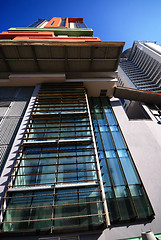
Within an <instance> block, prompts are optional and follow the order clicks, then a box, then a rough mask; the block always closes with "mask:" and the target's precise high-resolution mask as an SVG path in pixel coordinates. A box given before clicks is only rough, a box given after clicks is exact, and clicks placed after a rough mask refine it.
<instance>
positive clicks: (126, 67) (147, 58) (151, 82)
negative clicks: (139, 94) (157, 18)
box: [118, 42, 161, 123]
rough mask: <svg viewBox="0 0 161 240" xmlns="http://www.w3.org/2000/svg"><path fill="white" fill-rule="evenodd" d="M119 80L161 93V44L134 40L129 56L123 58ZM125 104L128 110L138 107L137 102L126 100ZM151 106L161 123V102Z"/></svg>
mask: <svg viewBox="0 0 161 240" xmlns="http://www.w3.org/2000/svg"><path fill="white" fill-rule="evenodd" d="M118 81H119V84H120V85H121V86H125V87H130V88H137V89H140V90H143V91H151V92H154V93H161V46H160V45H159V44H156V42H134V43H133V46H132V48H131V51H130V54H129V56H128V57H126V56H125V57H123V58H121V61H120V64H119V67H118ZM149 103H150V102H149ZM123 104H124V107H125V110H126V111H127V112H131V111H133V110H132V109H134V108H135V109H138V103H137V102H134V101H128V100H125V101H123ZM149 107H150V109H151V111H152V113H153V114H154V116H155V117H156V119H157V120H158V123H160V120H161V111H160V110H161V104H157V105H156V104H155V105H150V106H149ZM142 112H143V111H142ZM144 115H145V114H144Z"/></svg>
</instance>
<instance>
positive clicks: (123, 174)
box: [90, 97, 154, 223]
mask: <svg viewBox="0 0 161 240" xmlns="http://www.w3.org/2000/svg"><path fill="white" fill-rule="evenodd" d="M90 109H91V113H92V120H93V126H94V131H95V136H96V140H97V147H98V152H99V154H100V155H99V156H100V161H101V165H102V173H103V174H104V175H103V181H104V188H105V192H106V199H107V204H108V209H109V213H110V220H111V222H112V223H115V222H120V221H130V220H132V221H134V220H139V219H140V220H141V219H145V218H151V217H152V216H153V214H154V213H153V210H152V208H151V205H150V202H149V200H148V198H147V195H146V193H145V190H144V187H143V185H142V183H141V180H140V178H139V176H138V173H137V171H136V168H135V166H134V163H133V161H132V158H131V155H130V152H129V150H128V148H127V145H126V143H125V140H124V138H123V135H122V133H121V131H120V128H119V126H118V123H117V120H116V118H115V116H114V113H113V110H112V108H111V106H110V103H109V101H108V99H107V98H105V97H101V98H90Z"/></svg>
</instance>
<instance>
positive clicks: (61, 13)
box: [0, 0, 161, 50]
mask: <svg viewBox="0 0 161 240" xmlns="http://www.w3.org/2000/svg"><path fill="white" fill-rule="evenodd" d="M0 6H1V10H0V32H2V31H7V29H8V28H10V27H26V26H28V25H29V24H31V23H32V22H34V21H36V20H37V19H38V18H47V19H51V18H52V17H83V18H84V22H85V23H86V25H87V26H88V27H89V28H92V29H93V30H94V36H96V37H100V39H101V40H102V41H123V42H125V47H124V50H125V49H127V48H129V47H131V46H132V43H133V41H134V40H141V41H146V40H148V41H157V43H158V44H161V0H153V1H152V0H135V1H132V0H113V1H112V0H80V1H74V0H68V1H67V0H66V1H65V0H59V1H55V0H48V1H42V0H16V1H14V0H10V1H9V0H1V4H0Z"/></svg>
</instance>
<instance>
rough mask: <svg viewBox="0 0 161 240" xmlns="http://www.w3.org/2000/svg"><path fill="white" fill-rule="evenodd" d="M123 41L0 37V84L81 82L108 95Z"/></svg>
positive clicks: (92, 92) (94, 93)
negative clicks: (43, 39) (74, 40)
mask: <svg viewBox="0 0 161 240" xmlns="http://www.w3.org/2000/svg"><path fill="white" fill-rule="evenodd" d="M123 46H124V43H123V42H88V43H87V42H62V41H61V42H55V41H50V42H49V41H41V42H40V41H35V40H34V41H14V40H12V41H8V40H3V41H2V40H1V41H0V86H31V85H36V84H39V83H43V82H72V81H74V82H83V83H84V86H85V87H86V88H87V90H88V94H89V95H90V96H99V95H100V92H101V90H103V91H104V90H105V89H107V95H106V96H108V97H112V92H113V88H114V86H116V82H117V80H116V77H117V72H116V70H117V68H118V63H119V60H120V56H121V53H122V49H123Z"/></svg>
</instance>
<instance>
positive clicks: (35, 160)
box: [2, 83, 105, 232]
mask: <svg viewBox="0 0 161 240" xmlns="http://www.w3.org/2000/svg"><path fill="white" fill-rule="evenodd" d="M6 204H7V210H6V208H5V205H6ZM3 208H4V209H3V211H4V220H3V225H2V231H3V232H9V231H35V230H42V231H46V230H47V231H50V232H51V231H53V230H54V231H56V230H61V229H62V228H63V229H73V228H77V229H78V228H81V229H82V228H83V229H84V228H85V229H91V228H95V229H97V228H102V226H104V225H105V219H104V215H105V214H104V210H103V201H102V197H101V190H100V186H99V178H98V170H97V165H96V153H95V150H94V146H93V141H92V136H91V127H90V122H89V117H88V111H87V103H86V98H85V89H84V87H83V86H82V84H74V83H72V84H67V85H66V84H64V83H63V84H45V85H42V86H41V88H40V90H39V93H38V95H37V99H36V102H35V105H34V109H33V111H32V115H31V117H30V120H29V124H28V127H27V129H26V133H25V136H24V139H23V143H22V145H21V148H20V151H19V157H18V159H17V162H16V164H15V166H14V170H13V173H12V176H11V181H10V184H9V189H8V192H7V194H6V196H5V198H4V207H3Z"/></svg>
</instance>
